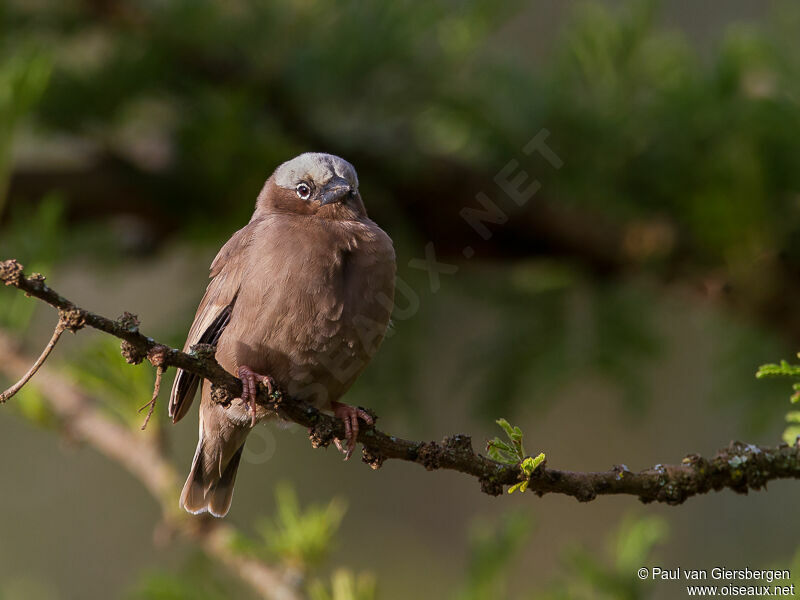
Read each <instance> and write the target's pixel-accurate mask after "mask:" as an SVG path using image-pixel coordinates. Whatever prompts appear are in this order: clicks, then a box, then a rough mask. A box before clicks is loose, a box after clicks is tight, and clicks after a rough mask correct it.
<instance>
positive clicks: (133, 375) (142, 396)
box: [64, 335, 169, 429]
mask: <svg viewBox="0 0 800 600" xmlns="http://www.w3.org/2000/svg"><path fill="white" fill-rule="evenodd" d="M64 368H65V370H66V372H67V373H68V374H69V376H70V377H71V378H72V380H73V381H75V383H76V384H78V385H79V386H80V387H82V388H83V389H84V390H86V391H87V392H88V393H89V394H91V395H92V396H94V397H96V398H98V399H100V400H102V402H101V403H100V406H101V407H102V408H103V409H104V410H105V411H106V412H107V413H108V414H110V415H111V416H113V417H114V418H115V419H117V420H120V421H122V422H123V423H126V424H127V425H128V426H129V427H131V428H134V429H139V428H140V427H141V425H142V421H143V419H144V416H143V415H141V414H140V413H139V408H141V407H142V406H143V405H144V404H146V403H147V402H149V401H150V398H151V397H152V395H153V382H154V380H155V369H154V368H153V367H152V366H151V365H150V363H149V362H147V361H145V362H143V363H141V364H138V365H129V364H128V363H126V362H125V359H123V358H122V356H121V355H120V348H119V340H118V339H117V338H114V337H111V336H106V335H104V336H101V337H99V338H98V339H97V340H94V341H93V342H92V343H91V344H89V345H88V346H87V347H85V348H83V349H81V351H80V352H78V353H76V354H74V355H73V356H71V357H70V359H69V361H66V362H65V365H64ZM168 389H169V388H168V387H167V386H163V388H162V390H161V391H162V394H163V396H164V397H166V395H167V390H168ZM163 412H164V411H163V410H162V411H160V412H159V413H156V414H163ZM158 421H159V419H158V418H154V419H152V420H151V421H150V423H148V428H151V427H152V428H153V429H155V428H157V427H158Z"/></svg>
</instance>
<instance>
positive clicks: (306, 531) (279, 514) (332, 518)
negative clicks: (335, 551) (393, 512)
mask: <svg viewBox="0 0 800 600" xmlns="http://www.w3.org/2000/svg"><path fill="white" fill-rule="evenodd" d="M275 502H276V505H277V510H276V514H275V517H274V518H273V519H262V520H261V521H259V522H258V523H257V525H256V529H257V530H258V533H259V534H260V535H261V537H262V543H263V544H264V548H265V550H266V555H267V556H268V557H271V558H278V559H279V560H281V561H284V562H286V563H288V564H290V565H292V566H293V567H296V568H302V569H308V568H311V567H315V566H318V565H319V564H320V563H321V562H322V560H323V559H324V558H325V557H326V556H327V554H328V552H329V551H330V549H331V544H332V543H333V541H334V536H335V534H336V531H337V530H338V528H339V524H340V523H341V521H342V517H344V513H345V510H346V507H345V503H344V501H343V500H342V499H340V498H333V499H332V500H331V501H330V502H329V503H328V504H327V505H325V506H316V505H312V506H309V507H308V508H305V509H303V510H301V508H300V503H299V501H298V499H297V495H296V493H295V491H294V489H293V488H292V487H290V486H289V485H288V484H286V483H279V484H278V485H277V486H276V487H275Z"/></svg>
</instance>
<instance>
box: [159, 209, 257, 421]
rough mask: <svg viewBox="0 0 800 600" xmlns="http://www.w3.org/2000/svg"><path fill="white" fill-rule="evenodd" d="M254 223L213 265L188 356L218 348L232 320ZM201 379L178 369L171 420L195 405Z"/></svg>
mask: <svg viewBox="0 0 800 600" xmlns="http://www.w3.org/2000/svg"><path fill="white" fill-rule="evenodd" d="M253 229H254V223H250V224H249V225H247V226H246V227H243V228H242V229H240V230H239V231H237V232H236V233H235V234H233V237H231V239H230V240H228V242H227V243H226V244H225V245H224V246H223V247H222V249H221V250H220V251H219V254H217V257H216V258H215V259H214V262H213V263H211V272H210V277H211V282H210V283H209V284H208V288H206V293H205V295H204V296H203V299H202V300H201V301H200V306H198V307H197V314H195V316H194V322H193V323H192V327H191V329H189V335H188V336H187V338H186V344H185V345H184V347H183V350H184V352H186V351H188V350H189V349H190V348H191V347H192V346H193V345H195V344H216V343H217V341H219V338H220V336H221V335H222V332H223V331H225V327H226V326H227V325H228V322H229V321H230V318H231V312H232V311H233V305H234V303H235V302H236V296H237V294H238V293H239V286H240V285H241V281H242V276H243V271H244V268H245V265H246V263H247V261H246V260H245V257H244V254H245V252H246V250H247V247H248V246H249V245H250V242H251V241H252V239H253ZM200 380H201V377H200V376H198V375H195V374H193V373H189V372H187V371H184V370H183V369H178V373H177V375H176V376H175V382H174V383H173V384H172V393H171V394H170V398H169V416H170V418H171V419H172V422H173V423H177V422H178V421H180V420H181V419H182V418H183V416H184V415H185V414H186V413H187V411H188V410H189V407H191V405H192V401H193V400H194V396H195V394H196V393H197V387H198V386H199V385H200Z"/></svg>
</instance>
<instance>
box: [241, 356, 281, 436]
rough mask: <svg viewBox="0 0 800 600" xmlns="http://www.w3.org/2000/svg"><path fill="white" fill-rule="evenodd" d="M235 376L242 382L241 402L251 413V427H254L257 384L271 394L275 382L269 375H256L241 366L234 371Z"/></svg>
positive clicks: (251, 370) (244, 366)
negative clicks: (262, 385)
mask: <svg viewBox="0 0 800 600" xmlns="http://www.w3.org/2000/svg"><path fill="white" fill-rule="evenodd" d="M236 376H237V377H238V378H239V379H241V380H242V402H244V404H245V406H246V407H247V408H248V409H249V410H250V411H252V420H251V422H250V426H251V427H255V425H256V395H257V394H258V383H259V382H260V383H263V384H264V386H265V387H266V388H267V391H268V392H269V393H270V394H271V393H272V392H273V391H274V390H275V382H274V381H273V380H272V377H270V376H269V375H261V374H260V373H256V372H255V371H253V369H251V368H250V367H248V366H246V365H241V366H240V367H239V368H238V369H236Z"/></svg>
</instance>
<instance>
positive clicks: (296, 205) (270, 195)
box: [256, 152, 367, 219]
mask: <svg viewBox="0 0 800 600" xmlns="http://www.w3.org/2000/svg"><path fill="white" fill-rule="evenodd" d="M256 212H257V213H258V212H291V213H297V214H306V215H311V214H313V215H317V216H319V217H323V218H327V219H360V218H362V217H365V216H366V214H367V212H366V209H365V208H364V203H363V202H362V201H361V196H360V194H359V193H358V176H357V175H356V170H355V169H354V168H353V165H351V164H350V163H349V162H347V161H346V160H344V159H342V158H339V157H338V156H333V155H332V154H324V153H321V152H306V153H305V154H301V155H300V156H297V157H295V158H293V159H292V160H289V161H287V162H285V163H283V164H282V165H281V166H279V167H278V168H277V169H275V172H274V173H273V174H272V176H271V177H270V178H269V179H268V180H267V183H266V184H265V185H264V189H263V190H262V191H261V194H260V195H259V196H258V202H257V203H256Z"/></svg>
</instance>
